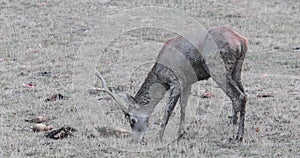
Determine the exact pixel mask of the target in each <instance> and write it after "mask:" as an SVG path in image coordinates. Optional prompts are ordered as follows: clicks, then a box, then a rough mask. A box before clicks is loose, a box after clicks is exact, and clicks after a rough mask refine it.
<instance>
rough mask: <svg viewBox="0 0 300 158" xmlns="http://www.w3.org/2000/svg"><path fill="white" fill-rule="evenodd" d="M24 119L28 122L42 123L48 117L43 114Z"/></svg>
mask: <svg viewBox="0 0 300 158" xmlns="http://www.w3.org/2000/svg"><path fill="white" fill-rule="evenodd" d="M25 121H26V122H30V123H42V122H46V121H48V118H47V117H44V116H36V117H34V118H31V119H25Z"/></svg>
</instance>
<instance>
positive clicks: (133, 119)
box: [130, 117, 138, 124]
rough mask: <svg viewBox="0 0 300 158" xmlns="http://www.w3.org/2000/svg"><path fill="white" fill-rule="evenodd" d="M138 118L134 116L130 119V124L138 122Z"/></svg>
mask: <svg viewBox="0 0 300 158" xmlns="http://www.w3.org/2000/svg"><path fill="white" fill-rule="evenodd" d="M137 121H138V120H137V119H136V118H135V117H132V118H131V119H130V124H135V123H137Z"/></svg>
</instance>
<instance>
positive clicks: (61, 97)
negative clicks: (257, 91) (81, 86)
mask: <svg viewBox="0 0 300 158" xmlns="http://www.w3.org/2000/svg"><path fill="white" fill-rule="evenodd" d="M62 99H66V97H65V96H63V95H62V94H60V93H58V94H54V95H51V96H50V97H49V98H47V99H45V101H56V100H62Z"/></svg>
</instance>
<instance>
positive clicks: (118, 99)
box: [95, 70, 128, 114]
mask: <svg viewBox="0 0 300 158" xmlns="http://www.w3.org/2000/svg"><path fill="white" fill-rule="evenodd" d="M95 75H96V76H97V77H98V78H99V79H100V81H101V82H102V85H103V88H96V87H95V89H96V90H99V91H102V92H106V93H108V94H109V95H110V96H111V97H112V98H113V99H114V100H115V101H116V102H117V105H118V107H119V108H120V109H121V110H122V111H123V113H125V114H127V113H128V112H127V109H126V106H127V103H126V102H125V101H124V100H123V98H121V97H120V96H119V95H117V94H115V93H113V92H112V91H111V90H110V89H109V88H108V86H107V84H106V82H105V80H104V78H103V77H102V76H101V74H100V73H99V72H98V71H97V70H96V73H95Z"/></svg>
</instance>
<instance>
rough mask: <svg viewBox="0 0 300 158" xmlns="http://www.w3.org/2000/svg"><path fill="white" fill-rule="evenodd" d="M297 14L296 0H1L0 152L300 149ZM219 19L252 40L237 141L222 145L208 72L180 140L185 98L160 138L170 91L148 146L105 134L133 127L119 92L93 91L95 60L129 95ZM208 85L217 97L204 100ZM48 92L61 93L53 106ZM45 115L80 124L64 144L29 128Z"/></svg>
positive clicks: (223, 121) (54, 121)
mask: <svg viewBox="0 0 300 158" xmlns="http://www.w3.org/2000/svg"><path fill="white" fill-rule="evenodd" d="M299 15H300V1H298V0H266V1H259V0H254V1H250V0H247V1H242V0H226V1H222V2H220V1H217V0H205V1H202V2H196V1H192V0H170V1H165V0H150V1H146V0H144V1H137V0H135V1H122V0H84V1H80V2H79V1H73V0H67V1H61V0H49V1H40V0H35V1H25V0H19V1H17V0H0V23H1V25H0V52H1V53H0V88H1V99H0V135H1V141H0V157H300V122H299V119H300V118H299V116H300V106H299V103H300V75H299V73H300V36H299V34H300V29H299V26H300V21H299ZM220 25H226V26H230V27H232V28H233V29H234V30H236V31H237V32H239V33H240V34H242V35H243V36H245V37H247V38H248V40H249V45H250V46H249V51H248V53H247V56H246V59H245V63H244V67H243V72H242V73H243V74H242V78H243V84H244V86H245V89H246V92H247V94H248V103H247V109H246V124H245V138H244V141H243V142H242V143H225V140H226V138H228V137H229V129H228V127H229V119H228V116H229V115H230V114H231V102H230V100H229V99H228V98H227V97H226V96H225V94H224V93H223V92H222V91H221V90H220V89H219V88H217V86H216V84H215V83H214V82H213V81H212V80H207V81H202V82H198V83H196V84H195V85H193V88H192V92H191V93H192V95H191V98H190V104H191V106H189V107H188V109H187V112H188V114H187V134H186V135H185V136H184V137H183V138H182V139H180V140H179V141H174V140H175V139H176V132H177V129H178V123H179V111H178V110H179V106H178V107H176V109H175V111H174V115H172V117H171V120H170V123H169V124H168V127H167V129H166V134H165V135H166V136H165V139H164V141H163V142H162V143H156V142H155V141H154V138H155V137H156V135H157V128H158V127H159V122H160V120H161V118H162V111H163V106H164V105H165V101H166V99H163V101H162V102H161V103H160V104H159V105H158V106H157V108H156V109H155V111H154V113H153V116H152V118H151V120H150V122H151V124H150V130H149V133H147V136H146V139H147V141H148V144H147V145H139V144H135V143H132V142H131V141H130V138H127V137H125V138H122V137H121V138H118V137H113V136H103V135H101V133H99V131H98V130H97V129H98V128H99V127H122V128H125V129H128V130H129V129H130V127H129V125H128V124H127V122H126V120H125V118H124V116H123V115H122V112H121V111H120V110H119V109H118V108H117V107H116V106H115V105H114V102H113V100H111V99H110V98H109V97H108V96H107V95H105V94H103V93H100V94H91V93H90V91H89V89H90V88H91V87H93V86H95V85H99V83H98V81H97V79H96V77H95V76H94V72H95V69H96V68H97V69H98V70H99V71H100V72H102V74H103V76H104V77H105V79H106V80H107V82H108V84H109V86H110V87H112V88H115V89H116V90H117V91H118V92H120V93H125V92H127V93H129V94H131V95H133V94H134V93H135V92H136V91H137V90H138V88H139V86H140V84H141V82H142V81H143V80H144V78H145V77H146V75H147V71H149V69H150V68H151V65H152V64H153V61H155V58H156V56H157V54H158V52H159V50H160V49H161V47H162V46H163V42H165V41H167V40H168V39H169V38H171V37H173V36H174V35H175V34H184V33H188V32H190V31H192V30H193V29H195V28H199V27H202V28H209V27H211V26H220ZM28 84H30V85H33V86H31V87H30V86H28ZM26 85H27V86H26ZM205 90H209V91H210V92H211V93H212V94H213V97H211V98H201V95H202V94H203V92H204V91H205ZM53 94H62V95H64V96H65V98H66V99H63V100H56V101H49V102H46V101H45V99H47V98H48V97H50V96H51V95H53ZM262 95H266V96H269V97H259V96H262ZM38 115H41V116H47V117H48V118H49V121H48V122H47V124H50V125H52V126H54V128H59V127H62V126H64V125H69V126H71V127H74V128H76V129H77V132H75V133H74V137H68V138H66V139H61V140H53V139H49V138H46V137H45V136H44V134H45V132H39V133H34V132H32V130H31V129H30V127H31V126H32V125H33V124H32V123H28V122H25V119H28V118H32V117H34V116H38Z"/></svg>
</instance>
